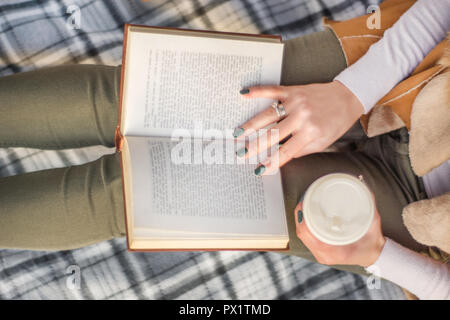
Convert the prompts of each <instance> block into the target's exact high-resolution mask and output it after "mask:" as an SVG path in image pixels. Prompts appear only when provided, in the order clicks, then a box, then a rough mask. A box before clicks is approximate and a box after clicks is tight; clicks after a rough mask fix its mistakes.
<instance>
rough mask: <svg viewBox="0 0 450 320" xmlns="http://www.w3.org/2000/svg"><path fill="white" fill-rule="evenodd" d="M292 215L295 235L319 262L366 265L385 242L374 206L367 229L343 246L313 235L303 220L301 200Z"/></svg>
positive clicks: (376, 257)
mask: <svg viewBox="0 0 450 320" xmlns="http://www.w3.org/2000/svg"><path fill="white" fill-rule="evenodd" d="M374 200H375V199H374ZM374 202H375V201H374ZM294 217H295V223H296V233H297V237H298V238H299V239H300V240H301V241H302V242H303V244H304V245H305V246H306V247H307V248H308V249H309V251H311V253H312V254H313V256H314V257H315V258H316V260H317V262H319V263H321V264H327V265H332V264H352V265H359V266H362V267H368V266H370V265H371V264H373V263H374V262H375V261H376V260H377V259H378V257H379V256H380V253H381V251H382V250H383V247H384V244H385V243H386V239H385V238H384V236H383V233H382V231H381V219H380V215H379V213H378V210H377V208H376V207H375V215H374V219H373V222H372V225H371V226H370V229H369V231H368V232H367V233H366V234H365V235H364V236H363V237H362V238H361V239H359V240H358V241H357V242H355V243H351V244H348V245H344V246H334V245H329V244H326V243H323V242H322V241H320V240H318V239H317V238H316V237H314V235H313V234H312V233H311V232H310V231H309V229H308V226H307V225H306V223H305V221H304V220H303V202H300V203H299V204H298V205H297V207H296V208H295V213H294Z"/></svg>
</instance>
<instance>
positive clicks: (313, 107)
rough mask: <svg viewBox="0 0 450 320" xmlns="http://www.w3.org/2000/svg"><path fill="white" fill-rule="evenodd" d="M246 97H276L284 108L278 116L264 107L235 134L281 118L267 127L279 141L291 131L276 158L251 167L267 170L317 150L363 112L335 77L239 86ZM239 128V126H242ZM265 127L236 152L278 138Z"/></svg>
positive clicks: (248, 152) (247, 153) (258, 148)
mask: <svg viewBox="0 0 450 320" xmlns="http://www.w3.org/2000/svg"><path fill="white" fill-rule="evenodd" d="M241 94H243V96H244V97H246V98H250V99H252V98H269V99H274V100H279V101H281V103H282V104H283V106H284V108H285V110H286V116H285V117H284V118H283V119H280V118H279V117H278V115H277V113H276V111H275V110H274V109H273V108H272V107H268V108H267V109H266V110H264V111H262V112H261V113H259V114H258V115H256V116H255V117H253V118H252V119H250V120H249V121H247V122H246V123H244V124H243V125H242V126H241V127H240V128H237V129H236V130H235V137H240V136H241V137H244V136H246V135H248V134H250V133H252V132H255V131H257V130H259V129H261V128H264V127H266V126H268V125H270V124H271V123H274V122H277V121H279V120H281V121H280V122H279V123H278V124H276V125H275V126H274V127H273V128H271V129H278V139H279V140H280V141H281V140H283V139H285V138H286V137H288V136H289V135H292V137H290V138H289V139H288V140H287V141H286V142H285V143H284V144H283V145H282V146H281V148H280V149H279V150H278V155H274V156H272V159H273V157H278V161H272V163H271V162H270V159H269V161H267V162H265V163H264V165H260V167H258V168H257V170H256V171H255V172H256V173H257V174H268V173H270V172H273V171H275V170H276V169H278V167H281V166H283V165H284V164H285V163H286V162H288V161H289V160H291V159H292V158H294V157H301V156H304V155H307V154H310V153H315V152H320V151H323V150H324V149H326V148H327V147H328V146H330V145H331V144H332V143H333V142H335V141H336V140H337V139H339V138H340V137H341V136H342V135H343V134H344V133H345V132H346V131H347V130H348V129H350V128H351V126H352V125H353V124H354V123H355V121H356V120H357V119H358V118H359V117H360V116H361V115H362V114H363V112H364V108H363V106H362V104H361V102H360V101H359V100H358V98H357V97H356V96H355V95H354V94H353V93H352V92H351V91H350V90H349V89H347V87H345V86H344V85H343V84H341V83H340V82H338V81H333V82H330V83H324V84H310V85H302V86H259V87H251V88H248V89H247V90H242V91H241ZM242 129H243V130H242ZM270 132H271V130H269V132H268V134H267V136H266V137H265V138H264V139H263V141H261V140H259V141H258V144H250V145H247V146H246V148H245V149H244V148H243V149H242V150H239V151H238V153H237V154H238V155H239V156H244V157H251V156H254V155H256V154H258V153H260V152H262V151H264V150H266V149H268V148H269V147H271V146H272V145H274V144H276V143H278V142H279V141H272V140H275V139H273V138H271V134H270Z"/></svg>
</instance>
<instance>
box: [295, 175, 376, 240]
mask: <svg viewBox="0 0 450 320" xmlns="http://www.w3.org/2000/svg"><path fill="white" fill-rule="evenodd" d="M374 214H375V205H374V203H373V198H372V194H371V192H370V190H369V188H368V187H367V186H366V185H365V184H364V183H363V182H362V181H361V180H359V179H358V178H356V177H354V176H352V175H349V174H345V173H332V174H328V175H325V176H323V177H321V178H319V179H317V180H316V181H314V182H313V183H312V184H311V185H310V186H309V187H308V189H307V190H306V193H305V196H304V198H303V219H304V221H305V223H306V225H307V226H308V229H309V230H310V231H311V233H312V234H313V235H314V236H315V237H316V238H317V239H319V240H320V241H322V242H325V243H327V244H331V245H346V244H350V243H353V242H356V241H358V240H359V239H361V238H362V237H363V236H364V235H365V234H366V233H367V231H368V230H369V228H370V226H371V224H372V221H373V217H374Z"/></svg>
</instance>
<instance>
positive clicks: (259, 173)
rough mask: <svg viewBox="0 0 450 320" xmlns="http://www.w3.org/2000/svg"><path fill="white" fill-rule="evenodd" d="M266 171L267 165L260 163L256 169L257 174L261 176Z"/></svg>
mask: <svg viewBox="0 0 450 320" xmlns="http://www.w3.org/2000/svg"><path fill="white" fill-rule="evenodd" d="M264 171H266V166H265V165H260V166H259V167H258V168H256V169H255V174H256V175H257V176H260V175H262V174H263V173H264Z"/></svg>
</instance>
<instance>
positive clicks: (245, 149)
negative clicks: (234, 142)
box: [236, 148, 248, 157]
mask: <svg viewBox="0 0 450 320" xmlns="http://www.w3.org/2000/svg"><path fill="white" fill-rule="evenodd" d="M247 152H248V149H247V148H242V149H239V150H238V151H236V155H237V156H238V157H243V156H244V155H245V154H246V153H247Z"/></svg>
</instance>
